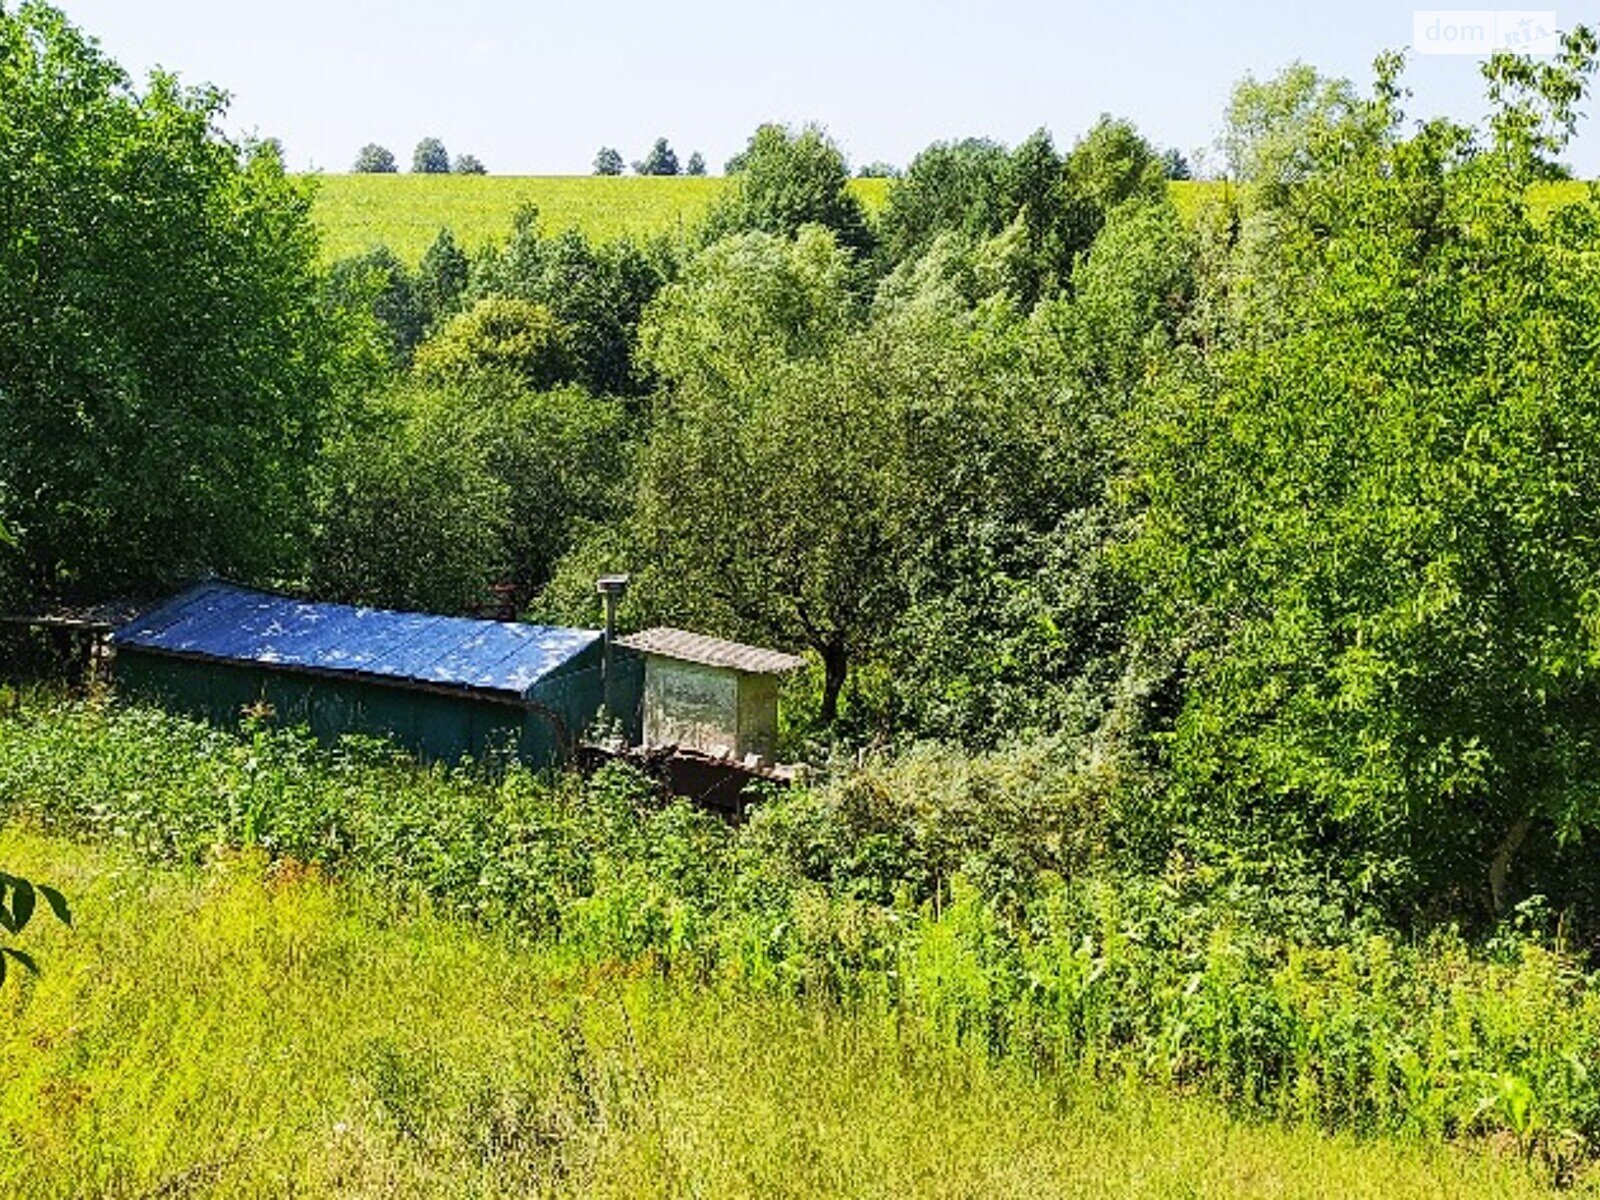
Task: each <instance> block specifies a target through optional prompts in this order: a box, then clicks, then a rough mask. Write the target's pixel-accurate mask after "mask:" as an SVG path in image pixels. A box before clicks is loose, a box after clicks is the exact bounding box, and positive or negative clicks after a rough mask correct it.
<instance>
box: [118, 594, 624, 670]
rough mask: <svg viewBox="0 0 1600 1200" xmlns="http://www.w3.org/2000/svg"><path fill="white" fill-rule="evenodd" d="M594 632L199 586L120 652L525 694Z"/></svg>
mask: <svg viewBox="0 0 1600 1200" xmlns="http://www.w3.org/2000/svg"><path fill="white" fill-rule="evenodd" d="M599 639H600V635H599V634H598V633H594V632H591V631H589V630H582V629H562V628H556V627H551V626H544V625H525V624H521V623H520V622H513V621H478V620H472V619H470V618H466V617H441V616H433V615H430V614H427V613H403V612H390V611H388V610H385V609H377V608H357V607H355V606H353V605H348V604H319V603H311V602H307V601H301V600H293V599H290V598H288V597H285V596H275V595H272V594H270V593H266V592H256V591H251V590H249V589H247V588H239V587H234V586H232V585H230V584H218V583H212V584H204V585H201V586H200V587H197V588H193V589H191V590H190V591H188V592H185V593H183V594H182V595H180V596H176V597H174V598H173V599H172V600H170V601H168V602H167V603H166V604H164V605H161V606H160V607H159V608H157V609H155V610H153V611H151V612H148V613H145V614H144V615H142V616H140V617H138V618H137V619H135V620H134V621H132V622H130V623H129V624H128V625H125V626H124V627H123V628H122V629H121V630H119V631H118V632H117V633H116V635H115V637H114V640H115V641H116V642H117V644H118V645H122V646H129V647H145V648H147V649H151V650H163V651H167V652H170V653H176V654H194V655H203V656H206V657H210V658H222V659H234V660H237V661H240V662H255V663H261V664H263V665H270V666H275V667H286V668H294V667H311V668H316V669H319V670H330V671H348V672H351V673H355V674H362V675H369V676H381V677H385V678H391V679H403V680H413V681H416V682H421V683H436V684H444V685H448V686H459V687H466V688H479V689H484V690H489V691H496V692H514V693H516V694H519V695H520V694H523V693H525V692H526V691H527V690H528V689H529V688H530V687H532V686H533V685H534V684H535V683H537V682H538V681H539V680H540V679H541V678H543V677H544V676H545V675H548V674H549V673H550V672H552V671H554V670H556V669H558V668H559V667H561V666H562V665H563V664H564V663H566V662H568V661H569V660H571V659H572V658H573V657H574V656H576V655H578V654H580V653H582V652H583V651H584V650H586V649H587V648H588V647H590V646H592V645H593V644H594V643H595V642H597V641H598V640H599Z"/></svg>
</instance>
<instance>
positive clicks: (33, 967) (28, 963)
mask: <svg viewBox="0 0 1600 1200" xmlns="http://www.w3.org/2000/svg"><path fill="white" fill-rule="evenodd" d="M7 956H10V957H11V958H14V959H16V960H17V961H18V962H19V963H21V964H22V965H23V966H25V967H27V968H28V970H29V972H30V973H32V974H34V975H37V974H38V973H39V964H38V963H36V962H34V961H33V955H31V954H29V953H27V952H26V951H24V950H17V949H15V948H13V947H11V946H0V963H4V961H5V959H6V957H7ZM0 978H3V974H0Z"/></svg>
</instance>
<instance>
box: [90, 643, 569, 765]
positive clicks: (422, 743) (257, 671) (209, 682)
mask: <svg viewBox="0 0 1600 1200" xmlns="http://www.w3.org/2000/svg"><path fill="white" fill-rule="evenodd" d="M592 674H593V676H594V678H593V681H592V682H590V680H589V679H588V678H587V677H586V674H585V672H583V671H582V670H578V671H575V672H573V674H572V676H571V677H567V678H558V679H554V680H550V681H548V682H547V683H546V684H544V685H542V688H541V698H542V700H543V702H544V703H546V704H547V705H548V706H549V707H551V708H553V709H555V710H557V711H558V712H560V713H561V714H562V715H563V717H564V719H565V721H566V723H567V725H568V727H569V728H570V729H572V730H573V731H574V732H575V733H577V734H581V733H582V732H583V730H584V729H585V728H586V727H587V724H588V722H589V721H590V720H591V719H592V717H593V715H594V710H595V708H598V706H599V700H598V693H599V682H598V666H596V667H595V669H594V671H593V672H592ZM116 678H117V683H118V687H119V689H120V690H121V691H123V692H124V693H125V694H128V695H131V696H135V697H138V698H140V699H145V700H150V701H153V702H155V703H158V704H161V705H163V706H164V707H167V708H171V709H174V710H176V711H180V712H185V713H188V714H190V715H192V716H196V717H200V718H202V719H204V720H208V721H211V722H212V723H214V724H217V725H222V726H225V727H229V728H232V727H235V726H237V725H238V723H239V720H240V717H241V715H242V713H243V710H244V709H245V708H246V707H247V706H250V705H254V704H262V703H264V704H268V705H270V706H271V707H272V709H273V711H274V713H275V714H276V718H277V720H278V722H279V723H280V724H283V725H304V726H306V727H308V728H309V729H310V730H311V732H312V734H313V735H315V736H316V737H317V738H318V739H319V740H321V741H323V742H327V743H332V742H335V741H337V740H338V738H339V737H340V735H342V734H345V733H362V734H368V735H371V736H375V737H390V738H392V739H393V740H394V741H395V742H396V743H397V744H399V745H400V746H403V747H404V748H406V749H407V750H410V751H412V752H413V753H415V754H417V755H418V756H419V757H421V758H423V759H425V760H428V761H439V762H456V761H459V760H460V759H462V758H464V757H467V756H471V757H474V758H483V757H485V756H488V755H491V754H504V753H506V752H507V751H512V752H514V753H516V755H517V756H518V757H519V758H521V759H523V760H524V761H526V762H528V763H529V764H530V765H533V766H551V765H556V764H558V763H559V762H561V761H562V760H563V758H564V754H565V751H566V749H567V747H566V745H565V744H564V743H563V740H562V739H561V737H560V736H558V733H557V731H556V729H555V727H554V726H553V725H552V723H551V722H550V721H549V720H548V719H547V718H546V717H544V716H542V715H540V714H538V713H536V712H525V711H524V710H523V709H522V708H520V707H517V706H513V705H509V704H499V703H494V702H490V701H486V700H479V699H474V698H473V697H471V696H462V697H460V698H456V697H453V696H443V695H439V694H437V693H433V692H425V691H420V690H417V689H412V688H401V687H384V686H381V685H377V684H371V683H367V682H365V681H363V680H358V679H341V678H336V677H321V676H311V675H302V674H296V673H292V672H286V671H274V670H270V669H268V668H263V667H259V666H255V665H251V664H233V663H226V662H212V661H196V660H187V659H182V658H176V657H172V656H169V655H159V654H146V653H142V652H140V651H139V650H137V649H135V648H126V647H125V648H123V649H122V650H120V651H119V652H118V654H117V663H116ZM591 705H592V706H591Z"/></svg>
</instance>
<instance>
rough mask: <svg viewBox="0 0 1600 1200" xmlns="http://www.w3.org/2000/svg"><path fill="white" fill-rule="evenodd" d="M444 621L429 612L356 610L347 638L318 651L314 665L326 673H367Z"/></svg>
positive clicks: (351, 619) (352, 616) (345, 628)
mask: <svg viewBox="0 0 1600 1200" xmlns="http://www.w3.org/2000/svg"><path fill="white" fill-rule="evenodd" d="M442 620H444V618H443V617H437V616H433V615H431V614H429V613H395V612H386V611H384V610H383V609H380V608H357V609H353V610H352V611H351V613H350V616H349V618H348V619H347V620H346V622H345V625H344V631H345V633H344V636H343V637H341V638H339V639H338V640H337V641H334V642H332V643H330V644H329V645H327V646H324V647H323V648H321V649H320V650H318V651H317V652H316V654H315V655H314V656H313V659H312V663H311V665H312V666H316V667H322V668H323V669H325V670H343V671H365V670H367V669H369V668H370V667H371V665H372V664H373V663H374V662H376V661H377V660H378V659H380V658H382V657H383V656H384V655H386V654H388V653H389V652H390V651H391V650H393V649H394V648H395V647H397V646H401V645H404V644H405V643H406V642H409V641H411V640H413V639H415V638H417V637H420V636H421V635H422V633H423V631H424V630H426V629H428V628H430V627H432V626H433V625H434V624H436V623H437V622H439V621H442Z"/></svg>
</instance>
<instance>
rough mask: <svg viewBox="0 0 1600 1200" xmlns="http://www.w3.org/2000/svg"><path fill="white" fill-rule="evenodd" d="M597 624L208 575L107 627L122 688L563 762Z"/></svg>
mask: <svg viewBox="0 0 1600 1200" xmlns="http://www.w3.org/2000/svg"><path fill="white" fill-rule="evenodd" d="M601 642H602V638H601V635H600V634H599V633H597V632H592V631H589V630H582V629H563V628H557V627H552V626H544V625H527V624H522V623H519V622H515V621H488V620H475V619H471V618H466V617H445V616H436V615H432V614H428V613H408V612H392V611H389V610H386V609H377V608H362V607H355V606H352V605H347V604H322V603H311V602H307V601H303V600H296V599H292V598H290V597H287V596H280V595H275V594H273V593H270V592H261V591H254V590H251V589H248V588H241V587H236V586H233V585H231V584H227V583H205V584H201V585H199V586H197V587H194V588H191V589H189V590H188V591H186V592H183V593H182V594H180V595H178V596H175V597H173V598H172V599H171V600H168V601H167V602H166V603H164V604H161V605H159V606H158V607H156V608H154V609H152V610H150V611H147V612H145V613H144V614H142V615H141V616H139V617H137V618H135V619H134V620H133V621H131V622H130V623H128V624H127V625H124V626H123V627H122V628H121V629H120V630H118V631H117V632H116V633H115V634H114V635H113V637H112V643H113V645H114V646H115V649H116V665H115V671H116V678H117V680H118V683H119V686H120V687H121V688H123V689H124V690H125V691H128V692H130V693H133V694H136V695H141V696H144V697H147V698H150V699H153V700H156V701H158V702H160V703H163V704H165V705H167V706H169V707H174V708H178V709H181V710H183V711H187V712H191V713H194V714H195V715H197V716H202V717H206V718H208V719H211V720H215V721H218V722H221V723H233V722H236V721H237V720H238V719H239V716H240V713H241V711H242V710H243V709H245V708H246V707H248V706H251V705H257V704H265V705H269V706H270V707H271V708H272V709H273V711H274V712H275V713H276V714H277V715H278V716H279V717H280V718H281V719H282V720H284V721H286V722H288V723H293V724H305V725H308V726H309V727H310V728H311V730H312V732H313V733H315V734H316V735H317V736H318V737H320V738H323V739H325V740H333V739H335V738H337V737H338V736H339V735H340V734H343V733H347V732H356V733H369V734H374V735H383V736H389V737H392V738H394V739H395V740H396V741H397V742H398V743H399V744H401V745H402V746H405V747H407V748H408V749H410V750H412V751H414V752H415V753H417V754H418V755H420V756H421V757H423V758H425V759H432V760H442V761H455V760H458V759H460V758H462V757H464V756H467V755H472V756H474V757H481V756H483V755H484V754H485V753H488V752H492V751H498V750H509V751H510V752H512V753H515V754H516V755H517V756H518V757H519V758H521V759H523V760H524V761H527V762H530V763H534V764H536V765H553V764H556V763H559V762H563V761H565V760H566V759H567V758H568V757H569V756H570V754H571V752H572V749H573V746H574V743H575V742H576V740H577V739H578V738H579V737H580V736H581V735H582V734H583V732H584V730H585V729H586V728H587V726H588V724H589V723H590V722H591V721H592V720H593V719H594V715H595V713H596V712H597V711H598V709H599V707H600V700H601Z"/></svg>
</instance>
